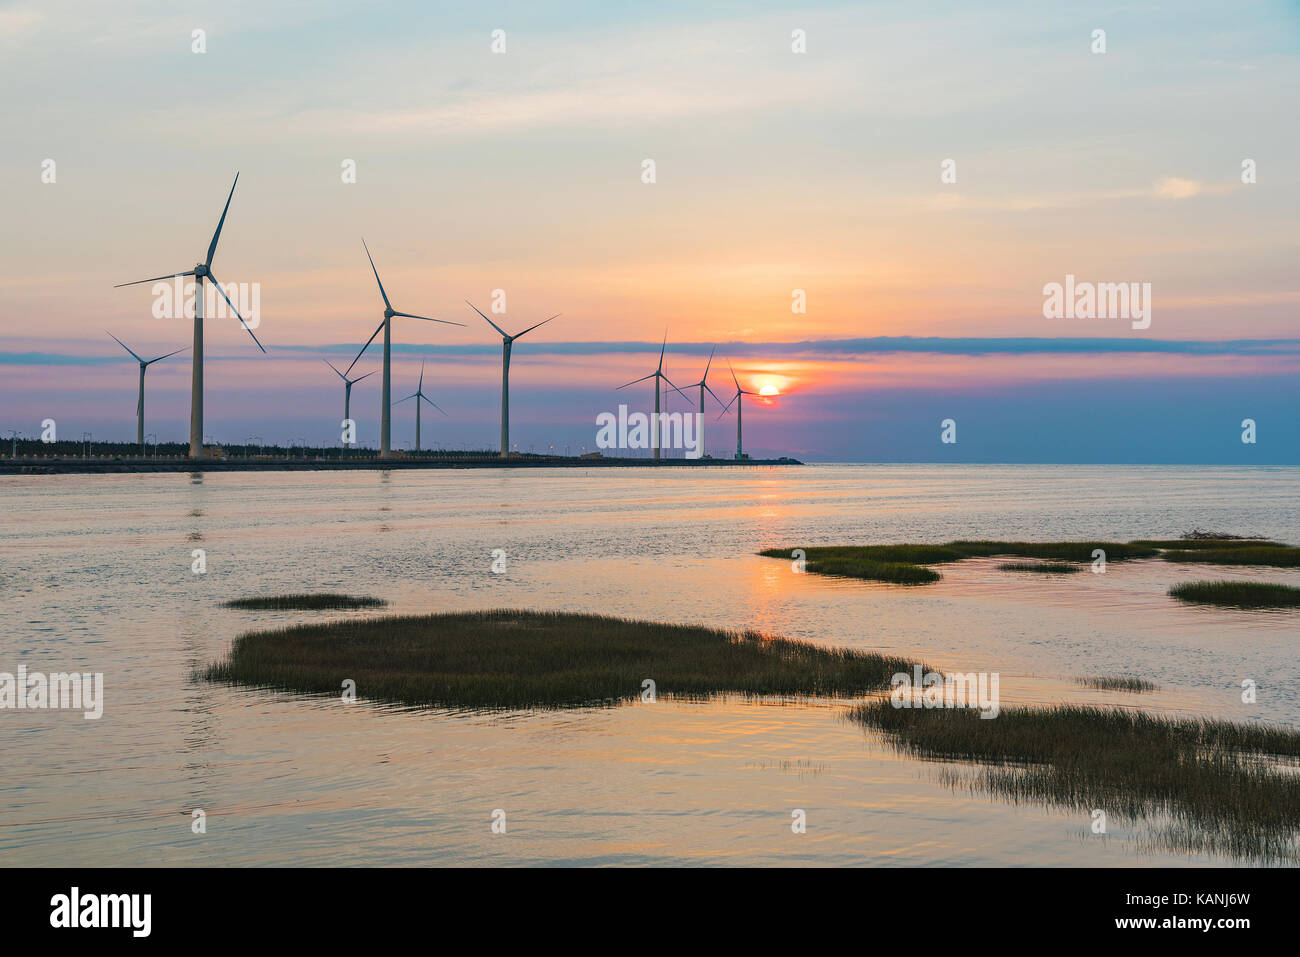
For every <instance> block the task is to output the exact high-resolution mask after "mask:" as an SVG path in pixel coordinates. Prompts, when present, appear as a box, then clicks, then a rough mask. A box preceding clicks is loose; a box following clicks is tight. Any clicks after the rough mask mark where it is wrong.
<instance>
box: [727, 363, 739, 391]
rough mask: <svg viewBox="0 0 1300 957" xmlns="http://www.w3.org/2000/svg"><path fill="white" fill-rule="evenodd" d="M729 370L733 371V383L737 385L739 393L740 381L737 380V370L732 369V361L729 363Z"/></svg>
mask: <svg viewBox="0 0 1300 957" xmlns="http://www.w3.org/2000/svg"><path fill="white" fill-rule="evenodd" d="M727 368H728V369H731V381H732V382H734V383H736V391H737V392H739V391H740V380H739V379H737V378H736V370H735V369H734V368H732V366H731V361H730V360H728V361H727Z"/></svg>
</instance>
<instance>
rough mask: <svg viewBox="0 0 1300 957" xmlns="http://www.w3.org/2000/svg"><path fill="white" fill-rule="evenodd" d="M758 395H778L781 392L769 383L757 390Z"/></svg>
mask: <svg viewBox="0 0 1300 957" xmlns="http://www.w3.org/2000/svg"><path fill="white" fill-rule="evenodd" d="M758 394H759V395H780V394H781V390H780V389H778V388H777V387H776V386H774V385H772V383H770V382H769V383H767V384H766V385H765V386H763V387H762V388H761V389H759V390H758Z"/></svg>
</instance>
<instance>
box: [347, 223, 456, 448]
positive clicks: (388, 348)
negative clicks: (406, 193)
mask: <svg viewBox="0 0 1300 957" xmlns="http://www.w3.org/2000/svg"><path fill="white" fill-rule="evenodd" d="M361 245H362V246H365V250H366V258H367V259H369V260H370V270H371V272H373V273H374V274H375V282H377V283H379V295H381V296H383V297H384V321H383V322H381V323H380V324H379V328H378V329H376V330H375V331H374V332H372V333H371V334H370V338H369V339H367V340H366V344H365V345H364V346H362V347H361V351H360V352H358V353H357V358H356V359H353V360H352V365H350V366H348V372H351V371H352V366H354V365H356V364H357V359H360V358H361V357H362V356H363V355H364V354H365V351H366V350H367V349H369V348H370V343H372V342H374V341H375V336H377V335H379V333H380V331H381V330H382V331H383V333H384V379H383V382H384V384H383V387H382V390H381V391H382V393H383V395H382V396H381V397H380V401H381V403H382V406H381V409H382V411H381V413H380V425H379V457H380V458H381V459H386V458H388V455H389V449H390V444H389V427H390V425H391V422H390V420H389V413H390V411H391V409H390V397H391V396H392V391H391V382H392V360H391V355H392V343H393V333H392V325H393V316H402V317H403V318H405V319H423V320H424V321H425V322H441V323H442V324H443V325H447V326H461V327H464V325H465V323H463V322H451V321H450V320H448V319H430V318H429V317H428V316H415V315H412V314H411V313H409V312H398V311H397V310H396V309H394V308H393V304H392V303H391V302H389V301H388V293H386V292H384V284H383V282H382V281H381V280H380V278H379V270H378V269H376V268H375V257H373V256H371V255H370V247H369V246H366V241H365V239H364V238H363V239H362V240H361ZM415 405H416V407H417V408H418V407H419V405H420V403H418V402H417V403H416V404H415Z"/></svg>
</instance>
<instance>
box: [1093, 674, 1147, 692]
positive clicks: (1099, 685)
mask: <svg viewBox="0 0 1300 957" xmlns="http://www.w3.org/2000/svg"><path fill="white" fill-rule="evenodd" d="M1074 680H1075V681H1077V682H1078V683H1079V684H1081V685H1084V686H1085V687H1088V688H1096V689H1097V690H1098V691H1132V692H1133V693H1134V694H1141V693H1142V692H1144V691H1156V690H1158V689H1159V688H1160V686H1159V685H1157V684H1156V683H1155V682H1154V681H1147V680H1146V679H1145V678H1133V677H1130V676H1129V675H1084V676H1082V677H1080V678H1075V679H1074Z"/></svg>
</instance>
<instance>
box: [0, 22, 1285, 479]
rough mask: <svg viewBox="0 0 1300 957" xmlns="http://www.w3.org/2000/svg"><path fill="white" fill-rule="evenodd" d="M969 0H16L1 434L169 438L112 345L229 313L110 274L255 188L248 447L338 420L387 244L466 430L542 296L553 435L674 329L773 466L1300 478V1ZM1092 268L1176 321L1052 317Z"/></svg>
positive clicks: (223, 257) (366, 398)
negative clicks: (1297, 468)
mask: <svg viewBox="0 0 1300 957" xmlns="http://www.w3.org/2000/svg"><path fill="white" fill-rule="evenodd" d="M972 6H973V5H971V4H969V3H961V2H952V3H926V2H921V3H912V4H888V5H881V4H875V3H864V2H855V3H845V4H821V3H818V4H789V3H784V4H768V3H763V2H748V3H743V4H742V3H735V4H731V3H716V4H698V3H685V2H657V3H653V4H638V5H630V4H600V3H571V4H554V3H552V4H544V5H543V4H538V3H535V2H529V3H503V4H492V3H482V4H473V5H466V4H429V3H414V2H411V3H382V2H376V3H367V4H364V5H354V6H349V7H348V8H347V9H346V10H340V9H338V7H336V6H335V5H333V4H321V3H308V2H291V3H277V4H267V3H262V2H258V3H254V2H222V3H215V2H214V3H190V4H186V5H184V6H183V7H178V5H176V4H174V3H166V2H123V3H117V4H114V5H113V6H112V7H111V13H110V8H108V7H105V6H104V5H99V4H92V3H88V2H84V3H82V2H77V3H72V2H60V0H47V2H40V3H35V2H32V3H27V2H17V3H6V4H3V5H0V82H2V91H0V123H2V124H3V130H4V134H3V141H2V145H0V209H2V210H3V229H0V254H2V255H0V430H3V431H2V432H0V435H3V436H7V435H8V430H10V429H17V430H18V431H20V432H22V433H24V434H26V435H28V436H35V435H36V434H38V433H39V429H40V421H41V420H42V419H43V418H47V417H52V418H54V419H56V421H57V422H58V423H59V429H60V433H61V437H65V438H69V437H71V438H78V437H80V435H81V433H82V432H83V431H89V432H92V433H93V434H94V435H95V436H96V437H97V438H104V439H118V440H126V439H131V438H133V437H134V434H135V417H134V416H135V395H136V391H135V390H136V369H135V366H134V364H133V362H132V361H131V360H130V357H129V356H127V355H126V354H125V353H124V352H122V350H121V349H120V347H118V346H117V344H116V343H114V342H113V341H112V340H111V339H110V338H109V337H108V335H107V334H106V332H105V330H108V331H111V332H112V333H113V334H115V335H117V336H118V337H120V338H121V339H123V340H124V341H125V342H126V343H127V344H128V345H130V346H131V347H132V348H133V349H135V350H136V351H137V352H140V353H142V354H145V353H147V354H148V356H149V357H152V356H154V355H160V354H162V353H165V352H170V351H172V350H174V349H177V348H180V347H182V346H187V345H188V344H189V341H190V326H189V322H188V321H187V320H185V319H156V318H154V317H153V316H152V314H151V304H152V301H153V299H152V296H151V294H150V287H149V286H148V285H144V286H134V287H130V288H126V289H114V288H112V287H113V285H114V284H115V283H121V282H128V281H131V280H135V279H142V278H145V277H148V276H155V275H161V274H163V273H167V272H172V271H179V270H185V269H189V268H191V267H192V266H193V264H194V263H195V262H196V261H198V260H200V259H201V258H202V257H203V256H204V254H205V252H206V249H207V244H208V241H209V239H210V238H211V235H212V230H213V228H214V227H215V225H216V221H217V218H218V217H219V215H220V212H221V207H222V204H223V203H224V201H225V198H226V194H227V192H228V191H229V189H230V184H231V181H232V179H233V178H234V174H235V172H236V171H238V172H239V173H240V179H239V185H238V189H237V190H236V192H235V196H234V200H233V203H232V205H231V210H230V215H229V218H228V220H227V223H226V227H225V231H224V233H223V235H222V239H221V245H220V248H219V250H218V253H217V258H216V261H215V262H214V268H215V271H216V272H217V274H218V275H219V276H220V277H221V279H222V280H223V281H225V282H247V283H258V284H260V287H261V320H260V325H259V327H258V329H257V335H258V337H259V339H261V340H262V342H263V343H265V345H266V347H267V349H268V353H269V354H268V355H267V356H262V355H261V353H259V352H258V351H257V349H256V347H254V346H253V344H252V342H251V340H250V339H249V337H248V336H247V334H246V333H244V332H243V331H242V330H241V329H240V328H239V327H238V325H237V323H235V322H234V321H233V320H225V321H224V322H222V321H217V320H211V321H209V323H208V326H207V330H208V332H207V340H206V342H207V352H208V360H209V361H208V364H207V366H206V377H207V392H206V427H205V431H206V432H207V433H209V434H211V435H213V436H214V437H215V438H216V439H217V440H218V441H224V442H243V441H245V440H246V439H247V437H248V436H250V435H254V434H255V435H258V436H261V437H262V438H263V440H264V441H267V442H271V441H281V442H287V441H290V440H294V439H298V438H302V439H304V440H306V441H307V442H309V443H314V444H337V442H338V437H339V436H338V432H339V429H338V420H339V418H340V417H341V406H342V387H341V384H340V383H339V382H338V380H337V378H336V377H335V375H334V374H333V373H332V372H330V371H329V370H328V369H327V368H326V367H325V366H324V364H323V363H322V362H321V361H320V360H321V359H322V358H329V359H331V360H332V361H334V362H335V363H336V364H339V363H340V362H341V363H342V364H346V363H347V362H349V361H351V357H352V355H353V354H354V353H355V351H356V349H357V348H359V346H360V345H361V343H363V342H364V341H365V339H366V338H367V337H368V336H369V335H370V333H371V332H372V331H373V330H374V328H375V326H376V324H377V323H378V322H379V320H380V319H381V312H382V308H383V306H382V301H381V300H380V298H379V292H378V289H377V288H376V286H375V283H374V279H373V276H372V275H371V274H370V271H369V265H368V263H367V261H366V258H365V252H364V251H363V249H362V245H361V237H362V236H364V237H365V238H366V241H367V242H368V243H369V245H370V249H371V252H372V253H373V254H374V257H375V261H376V264H377V266H378V267H379V270H380V274H381V276H382V277H383V279H384V283H385V286H386V287H387V289H388V292H389V295H390V297H391V298H392V300H393V304H394V306H395V308H397V309H399V310H402V311H406V312H414V313H419V314H421V315H427V316H435V317H438V318H442V319H450V320H454V321H457V322H463V323H465V324H466V327H465V328H463V329H461V328H455V327H451V326H443V325H434V324H431V323H424V322H419V321H417V320H410V319H395V320H394V342H395V343H396V344H397V348H396V349H395V353H394V366H393V374H394V383H393V392H394V398H397V397H400V396H402V395H406V394H408V393H410V392H412V391H414V388H415V381H416V377H417V375H418V371H419V365H420V360H421V358H424V359H426V360H427V362H428V365H427V371H426V374H425V391H426V392H427V393H428V394H429V395H430V396H431V397H432V398H433V399H434V400H435V401H436V402H438V404H439V405H440V406H442V408H444V409H446V410H447V412H448V413H449V416H448V418H446V419H443V418H442V417H440V416H437V415H436V413H435V414H434V416H433V417H429V416H426V417H425V419H424V430H425V444H426V445H428V444H431V443H432V444H435V445H436V444H447V445H449V446H451V447H464V446H467V445H468V446H470V447H476V448H487V447H491V446H492V445H493V444H494V443H495V441H496V429H497V414H498V413H497V403H498V400H499V389H500V339H499V337H498V336H496V334H495V333H493V332H492V330H491V329H490V328H489V327H488V326H487V324H486V323H484V322H483V321H482V319H480V318H478V317H477V316H476V315H475V314H474V313H473V312H472V311H471V310H470V309H469V307H468V306H467V305H465V302H464V300H465V299H467V298H468V299H470V300H472V301H473V302H474V303H475V305H477V306H478V307H479V308H481V309H484V310H485V311H486V310H487V309H488V308H489V307H490V305H491V301H492V294H493V290H495V289H503V290H505V292H506V296H507V304H508V306H507V312H506V313H505V314H504V315H502V316H495V315H494V316H493V319H494V320H495V321H496V322H498V323H499V324H500V325H502V326H503V327H504V328H506V329H507V330H508V331H512V332H513V331H516V330H519V329H523V328H525V327H527V326H530V325H532V324H534V323H536V322H538V321H540V320H541V319H543V318H545V317H546V316H549V315H551V314H553V313H556V312H559V313H562V314H563V315H562V317H561V318H559V319H557V320H555V321H554V322H552V323H549V324H548V325H547V326H545V327H544V328H543V329H540V330H538V331H537V332H536V333H534V334H533V335H531V336H530V337H528V338H527V339H524V340H521V341H520V343H519V344H518V345H517V346H516V348H515V359H514V364H513V367H512V375H511V392H512V413H513V414H512V432H513V437H514V438H515V439H516V440H517V441H518V443H519V448H520V449H524V450H526V449H528V448H530V447H532V448H535V449H536V450H538V451H542V450H545V449H547V448H548V447H549V446H552V445H554V446H556V447H557V448H559V449H561V450H562V449H563V448H564V447H565V446H569V447H570V451H573V452H576V451H577V450H578V449H579V447H580V446H581V445H582V444H586V445H587V446H588V447H589V448H590V447H591V445H592V444H593V441H594V437H595V432H596V428H595V417H596V415H597V414H598V413H600V412H602V411H613V410H616V409H617V407H618V403H620V402H627V403H628V404H629V405H632V406H633V407H634V408H642V409H644V408H646V407H647V406H648V405H649V403H650V400H651V392H650V389H649V386H648V384H643V385H641V386H637V387H634V388H633V389H628V390H623V391H621V392H620V391H616V390H615V387H616V386H618V385H621V384H622V383H624V382H626V381H628V380H631V379H636V378H639V377H640V376H642V375H645V374H647V373H649V372H651V371H652V370H653V368H654V365H655V361H656V359H657V352H658V344H659V341H660V339H661V338H662V337H663V335H664V332H665V330H667V334H668V338H669V349H668V358H667V362H666V371H667V373H668V375H669V376H671V377H672V378H673V380H674V381H675V382H676V383H677V384H678V385H679V386H683V387H684V386H685V384H686V383H689V382H694V381H696V380H697V379H698V378H699V376H700V374H701V373H702V372H703V367H704V362H705V360H706V358H707V356H708V353H709V349H710V348H711V347H712V346H713V344H715V343H716V344H717V345H718V358H717V359H715V362H714V371H713V372H711V373H710V380H709V381H710V384H711V385H712V387H713V389H714V390H715V391H716V392H717V393H718V395H720V396H722V398H723V399H724V401H725V400H727V399H729V398H730V396H731V393H732V392H733V391H734V389H733V387H732V386H731V383H730V375H729V373H728V372H727V365H726V363H727V361H728V360H729V361H731V362H732V363H733V364H734V367H735V369H736V372H737V375H738V376H739V378H740V381H741V384H742V386H743V387H744V388H747V389H753V390H754V391H759V390H760V389H761V388H762V387H764V386H767V387H769V388H768V391H771V390H772V389H773V388H775V389H776V390H777V391H778V392H779V393H780V395H777V396H774V397H770V398H767V399H762V400H759V399H752V400H747V405H746V416H745V438H746V443H745V445H746V451H749V452H751V453H754V454H790V455H795V456H797V457H800V458H805V459H808V460H841V461H875V460H887V461H899V460H939V461H942V460H954V461H1033V462H1040V461H1041V462H1053V461H1060V462H1073V461H1089V462H1111V461H1113V462H1152V463H1163V462H1206V463H1225V464H1227V463H1232V464H1238V463H1239V464H1297V463H1300V376H1298V373H1300V229H1298V228H1297V224H1298V222H1300V218H1298V217H1300V124H1298V123H1297V121H1296V117H1297V116H1300V58H1298V53H1300V4H1297V3H1294V2H1288V3H1283V2H1242V3H1235V4H1223V3H1212V2H1187V3H1176V4H1175V3H1164V4H1133V5H1131V7H1132V8H1131V9H1121V8H1119V7H1116V8H1113V9H1112V8H1108V7H1107V6H1105V5H1097V4H1085V3H1059V4H1057V3H1042V2H1039V0H1033V2H1005V3H1004V2H999V3H988V4H981V5H979V8H980V9H978V10H974V9H971V7H972ZM200 28H201V29H203V30H205V31H206V47H207V48H206V52H205V53H201V54H198V53H193V52H191V45H192V42H193V41H192V31H194V30H195V29H200ZM1096 29H1104V30H1105V32H1106V47H1107V49H1106V52H1105V53H1104V54H1097V53H1094V52H1092V49H1091V47H1092V45H1093V42H1094V41H1093V39H1092V35H1093V31H1094V30H1096ZM494 30H503V31H505V42H506V52H505V53H502V54H496V53H493V52H492V50H491V45H492V32H493V31H494ZM795 30H802V31H805V32H806V38H807V52H806V53H794V52H792V49H791V43H792V39H791V37H792V31H795ZM47 159H53V160H54V161H55V163H56V167H55V168H56V179H55V182H53V183H46V182H42V163H43V161H45V160H47ZM646 159H652V160H654V162H655V167H656V182H654V183H653V184H647V183H644V182H642V164H643V161H644V160H646ZM946 159H953V160H954V161H955V166H956V182H955V183H943V182H941V180H940V173H941V164H942V163H943V161H944V160H946ZM1247 159H1250V160H1254V161H1255V166H1256V170H1257V182H1255V183H1250V184H1247V183H1243V182H1242V164H1243V161H1244V160H1247ZM345 160H354V161H355V164H356V182H355V183H344V182H343V181H342V177H341V171H342V164H343V163H344V161H345ZM1067 274H1071V275H1074V276H1076V277H1077V278H1078V279H1079V280H1080V281H1093V282H1139V283H1150V284H1151V286H1152V290H1153V293H1152V296H1153V310H1152V322H1151V326H1150V328H1149V329H1145V330H1140V331H1139V330H1133V329H1132V328H1131V327H1130V322H1129V321H1128V320H1127V319H1051V320H1049V319H1045V318H1044V317H1043V299H1044V296H1043V287H1044V285H1045V284H1047V283H1051V282H1063V281H1064V279H1065V276H1066V275H1067ZM796 289H802V290H804V291H805V293H806V299H807V311H806V313H804V314H799V313H795V312H792V310H791V302H792V292H793V291H794V290H796ZM900 337H911V339H910V340H908V339H901V338H900ZM378 367H379V351H378V349H377V348H376V347H372V351H371V353H370V354H368V355H367V356H366V357H364V358H362V360H361V361H360V362H359V363H358V368H357V371H358V372H361V371H370V370H371V369H377V368H378ZM378 382H379V377H378V376H377V375H376V376H372V377H371V378H369V379H367V380H365V381H364V382H362V383H361V384H360V385H358V386H357V387H356V388H355V390H354V392H353V407H352V408H353V414H354V416H355V417H356V418H357V419H358V424H359V430H360V439H361V441H362V442H363V444H373V443H374V442H375V441H376V438H377V430H378V411H379V409H378V405H379V388H378ZM188 389H189V358H188V354H187V353H183V354H182V355H180V356H177V357H175V358H174V359H169V360H166V361H164V362H161V363H159V364H158V365H157V366H154V367H152V368H151V369H150V371H149V374H148V391H147V406H148V408H147V412H148V423H147V431H157V432H158V433H159V435H160V436H161V437H162V438H163V439H164V440H174V441H182V440H184V439H185V438H186V434H187V422H188ZM684 407H685V403H684V402H682V401H681V400H680V399H678V400H677V404H676V405H674V406H672V408H677V409H680V408H684ZM713 409H714V411H713V414H711V415H710V416H708V418H707V424H706V430H707V431H706V440H707V445H708V448H709V450H710V451H711V452H714V453H715V454H723V453H725V452H729V451H734V446H735V425H734V418H733V417H731V416H728V417H727V418H726V419H724V420H721V421H718V420H717V419H716V412H717V408H716V406H714V407H713ZM949 417H951V418H954V419H956V421H957V423H958V443H957V444H956V445H955V446H945V445H941V444H940V442H939V434H940V421H941V420H942V419H944V418H949ZM1248 417H1249V418H1253V419H1255V420H1256V422H1257V423H1258V435H1259V439H1258V443H1257V444H1256V445H1254V446H1250V445H1243V444H1242V443H1241V441H1240V434H1241V428H1240V423H1241V421H1242V420H1243V419H1244V418H1248ZM393 422H394V424H393V436H394V444H395V445H397V446H398V447H401V446H403V445H404V444H406V443H409V442H411V441H412V440H413V433H414V426H413V412H412V411H411V409H410V405H409V404H408V405H406V406H404V407H401V408H399V409H398V410H396V411H395V412H394V420H393Z"/></svg>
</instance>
